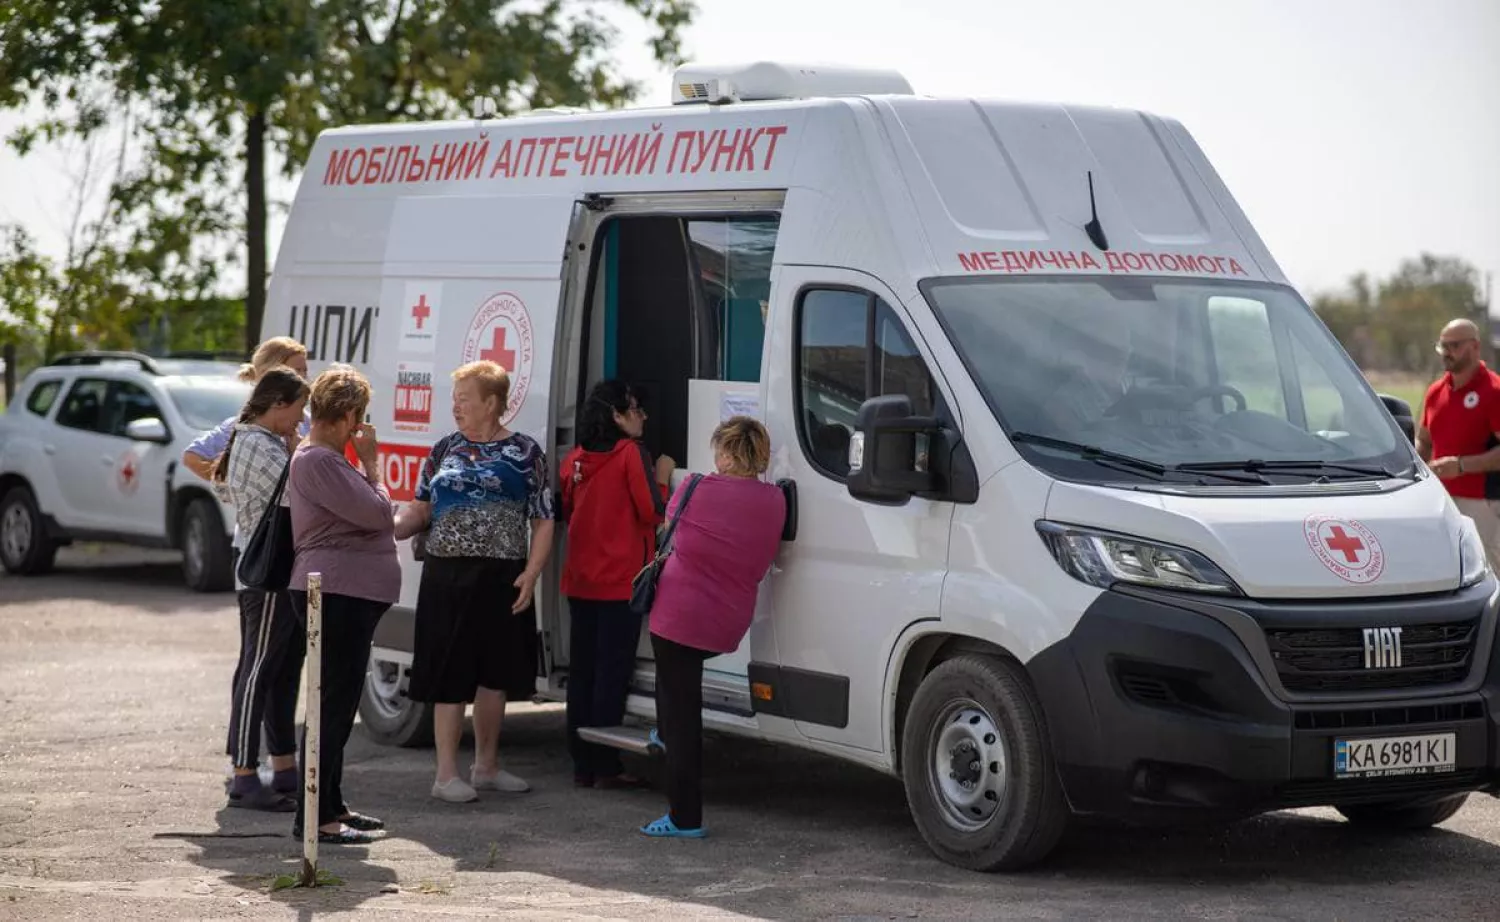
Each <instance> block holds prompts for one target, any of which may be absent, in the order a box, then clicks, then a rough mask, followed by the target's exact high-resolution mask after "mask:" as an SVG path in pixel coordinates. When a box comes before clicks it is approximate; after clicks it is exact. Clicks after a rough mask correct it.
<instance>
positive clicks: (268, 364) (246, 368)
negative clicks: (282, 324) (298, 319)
mask: <svg viewBox="0 0 1500 922" xmlns="http://www.w3.org/2000/svg"><path fill="white" fill-rule="evenodd" d="M294 355H303V356H305V355H307V347H306V346H304V345H302V344H301V343H299V342H297V341H296V340H295V339H292V338H291V337H290V336H273V337H271V338H270V339H268V340H266V341H265V342H263V343H261V344H260V345H259V346H257V347H256V349H255V354H254V355H252V356H251V357H250V361H249V362H247V363H245V364H244V365H241V366H240V380H241V381H254V380H256V379H257V378H259V377H260V376H261V375H263V374H265V373H266V370H267V369H270V368H275V367H277V366H279V365H285V364H286V363H287V362H288V361H289V360H290V359H291V357H292V356H294Z"/></svg>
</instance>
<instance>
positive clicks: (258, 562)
mask: <svg viewBox="0 0 1500 922" xmlns="http://www.w3.org/2000/svg"><path fill="white" fill-rule="evenodd" d="M291 472H292V460H291V459H290V458H288V459H287V462H286V467H284V468H282V470H281V479H280V480H279V481H277V483H276V492H275V494H273V495H272V497H271V502H270V504H269V505H267V506H266V511H265V512H263V513H262V514H261V517H260V521H259V522H256V523H255V532H254V534H252V535H251V536H250V540H249V541H246V542H245V549H244V550H243V551H241V552H240V562H239V566H238V567H237V568H236V575H237V576H239V578H240V582H241V583H244V584H245V585H246V586H248V587H250V588H251V589H262V590H264V591H266V592H280V591H281V590H283V589H285V588H286V587H287V586H290V585H291V583H292V566H293V564H295V563H296V561H297V551H296V548H294V547H293V546H292V510H291V509H289V508H287V507H286V506H283V505H282V504H281V498H282V496H283V495H284V494H285V493H286V480H287V476H288V475H289V474H291Z"/></svg>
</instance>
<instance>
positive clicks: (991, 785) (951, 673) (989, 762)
mask: <svg viewBox="0 0 1500 922" xmlns="http://www.w3.org/2000/svg"><path fill="white" fill-rule="evenodd" d="M966 747H967V748H966ZM940 752H941V753H942V754H943V755H942V760H943V762H944V766H945V768H946V769H950V770H949V771H943V775H946V777H941V776H939V775H938V772H939V769H938V766H937V762H938V759H939V753H940ZM966 760H967V761H966ZM901 765H902V772H901V774H902V780H903V782H904V784H905V786H906V802H907V806H908V808H909V809H910V810H911V815H912V819H913V820H914V821H915V822H916V824H917V830H918V831H919V832H920V833H921V834H922V839H923V840H924V841H925V842H926V843H927V846H928V848H930V849H932V851H933V852H934V853H935V854H936V855H937V856H938V857H939V858H941V859H943V860H944V861H946V862H948V863H949V864H953V865H957V866H958V867H961V868H967V869H969V870H973V871H1013V870H1019V869H1021V868H1024V867H1026V866H1028V865H1032V864H1035V863H1037V862H1039V861H1041V860H1042V859H1043V858H1045V857H1047V855H1048V854H1049V853H1050V852H1051V851H1052V849H1053V848H1054V847H1055V846H1056V845H1057V842H1058V840H1059V839H1061V838H1062V835H1063V832H1064V830H1065V829H1066V827H1067V823H1068V817H1069V809H1068V805H1067V801H1066V800H1065V799H1064V797H1063V792H1062V784H1061V782H1060V781H1059V780H1058V777H1057V771H1056V768H1055V767H1054V765H1053V759H1052V743H1051V740H1050V738H1049V736H1048V734H1047V724H1046V720H1045V718H1044V716H1043V714H1042V708H1041V704H1040V702H1038V701H1037V698H1036V694H1035V692H1033V691H1032V688H1031V683H1030V682H1029V681H1028V680H1027V678H1026V674H1025V672H1024V671H1023V670H1022V669H1021V667H1020V666H1018V665H1016V664H1015V663H1013V662H1011V661H1009V660H1005V659H1001V658H999V657H992V656H982V655H972V654H966V655H963V656H958V657H955V658H953V659H950V660H947V661H946V662H944V663H942V664H941V665H939V666H938V667H937V668H936V669H934V670H932V672H930V673H928V675H927V677H926V678H925V679H923V680H922V684H921V686H920V687H918V688H917V693H916V695H915V696H914V697H913V698H912V702H911V706H910V707H909V708H908V709H907V713H906V723H905V726H904V727H903V730H902V740H901ZM966 780H968V781H972V782H973V786H972V787H970V788H968V789H965V788H963V782H964V781H966ZM945 792H949V794H953V795H956V797H955V796H949V794H945ZM964 797H972V798H973V800H972V801H971V802H968V803H963V804H961V803H959V799H962V798H964Z"/></svg>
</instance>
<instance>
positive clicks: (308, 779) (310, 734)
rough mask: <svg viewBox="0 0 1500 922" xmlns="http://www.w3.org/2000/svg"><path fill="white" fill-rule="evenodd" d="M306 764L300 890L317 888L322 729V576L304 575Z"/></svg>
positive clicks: (303, 774)
mask: <svg viewBox="0 0 1500 922" xmlns="http://www.w3.org/2000/svg"><path fill="white" fill-rule="evenodd" d="M303 701H305V702H306V717H305V719H304V723H305V726H306V733H307V757H306V764H305V765H303V766H302V783H303V786H304V789H305V790H306V796H305V797H304V799H303V807H302V886H304V887H316V886H317V885H318V765H319V764H320V763H319V758H318V751H319V748H320V747H319V745H318V740H319V738H320V737H321V735H322V725H323V720H322V716H323V574H321V573H309V574H307V694H305V695H303Z"/></svg>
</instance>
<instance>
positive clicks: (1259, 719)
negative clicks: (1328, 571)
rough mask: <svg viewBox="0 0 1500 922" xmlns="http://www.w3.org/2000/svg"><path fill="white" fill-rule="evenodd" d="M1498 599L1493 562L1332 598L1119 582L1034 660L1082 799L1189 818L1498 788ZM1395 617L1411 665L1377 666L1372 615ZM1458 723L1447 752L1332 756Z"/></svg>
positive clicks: (1376, 623) (1065, 767)
mask: <svg viewBox="0 0 1500 922" xmlns="http://www.w3.org/2000/svg"><path fill="white" fill-rule="evenodd" d="M1497 602H1500V591H1497V584H1496V582H1495V581H1494V580H1493V579H1492V578H1487V579H1486V580H1485V581H1484V582H1483V583H1481V584H1479V585H1478V586H1475V587H1472V588H1471V589H1468V590H1464V591H1461V592H1457V593H1451V594H1445V595H1442V596H1422V597H1414V598H1396V599H1389V598H1387V599H1374V600H1357V601H1339V602H1331V603H1261V602H1252V601H1249V600H1242V599H1232V600H1231V599H1218V598H1215V599H1205V598H1203V597H1201V596H1188V595H1185V594H1182V593H1171V592H1163V591H1153V590H1142V589H1136V588H1133V587H1132V588H1126V589H1116V590H1110V591H1107V592H1104V593H1103V594H1101V595H1100V596H1099V598H1098V599H1097V600H1096V601H1095V603H1094V604H1093V605H1091V606H1090V607H1089V609H1088V611H1087V612H1086V613H1085V614H1084V616H1083V618H1082V619H1081V620H1080V621H1079V623H1078V625H1077V626H1076V627H1075V629H1074V630H1073V632H1072V633H1071V634H1070V635H1069V636H1068V637H1067V639H1065V640H1064V641H1062V642H1060V643H1058V644H1056V645H1054V646H1052V647H1050V648H1048V649H1047V650H1044V651H1043V652H1042V653H1040V654H1038V655H1037V656H1036V657H1034V658H1033V659H1032V660H1031V662H1030V663H1028V664H1027V669H1028V671H1029V672H1030V674H1031V676H1032V679H1033V681H1034V683H1035V685H1036V688H1037V691H1038V694H1039V696H1040V699H1041V703H1042V707H1043V710H1044V712H1045V714H1046V718H1047V723H1048V729H1049V731H1050V735H1051V738H1052V745H1053V752H1054V754H1055V756H1056V762H1057V766H1058V771H1059V774H1060V775H1061V778H1062V782H1063V787H1064V789H1065V791H1066V792H1067V796H1068V799H1069V802H1070V803H1071V805H1072V807H1073V809H1074V810H1075V811H1077V812H1079V813H1084V814H1099V815H1108V816H1113V817H1119V818H1123V819H1131V820H1139V821H1155V820H1176V821H1180V820H1184V819H1190V818H1193V817H1203V818H1209V817H1221V816H1243V815H1249V814H1254V813H1260V812H1264V811H1267V810H1276V809H1283V808H1289V807H1304V806H1316V805H1334V806H1337V805H1342V804H1354V803H1373V802H1381V801H1398V800H1419V799H1423V798H1431V797H1440V796H1443V795H1447V794H1453V793H1460V792H1464V791H1478V790H1489V791H1496V790H1500V787H1497V785H1500V644H1496V643H1495V628H1496V608H1497ZM1394 626H1401V627H1403V636H1405V637H1406V638H1410V641H1409V642H1408V645H1407V648H1406V650H1407V654H1406V658H1405V660H1404V662H1403V665H1402V667H1400V668H1396V669H1385V670H1382V669H1378V668H1377V669H1366V668H1365V657H1364V652H1363V649H1362V646H1361V638H1362V637H1363V632H1364V629H1365V628H1382V627H1394ZM1351 643H1352V644H1353V645H1354V646H1353V648H1352V649H1351ZM1447 733H1453V734H1454V755H1453V763H1454V764H1453V766H1452V768H1451V769H1446V770H1442V771H1438V772H1433V773H1426V774H1403V775H1396V776H1389V777H1337V776H1336V775H1335V773H1334V762H1335V746H1336V744H1337V742H1338V741H1340V740H1361V739H1385V738H1400V737H1411V736H1425V735H1432V734H1447Z"/></svg>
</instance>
